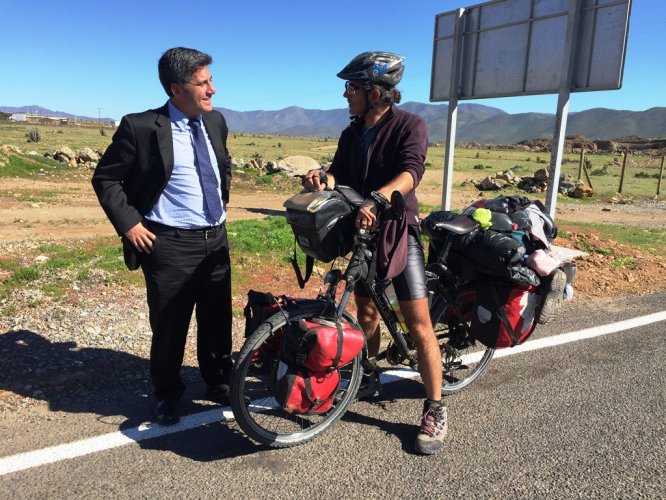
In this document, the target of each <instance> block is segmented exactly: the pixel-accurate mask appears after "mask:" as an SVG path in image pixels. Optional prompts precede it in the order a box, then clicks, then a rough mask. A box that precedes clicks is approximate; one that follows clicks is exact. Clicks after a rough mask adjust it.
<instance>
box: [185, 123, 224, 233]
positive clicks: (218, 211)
mask: <svg viewBox="0 0 666 500" xmlns="http://www.w3.org/2000/svg"><path fill="white" fill-rule="evenodd" d="M188 125H189V126H190V127H191V128H192V136H193V137H194V153H195V154H196V156H197V161H198V162H199V175H200V176H201V185H202V186H203V194H204V199H205V200H206V206H207V207H208V213H209V214H210V216H211V217H212V219H213V221H214V222H215V223H217V221H219V220H220V217H222V203H221V201H220V195H219V194H218V192H217V185H218V182H217V177H215V172H214V171H213V164H212V163H211V161H210V155H209V154H208V145H207V144H206V138H205V137H204V134H203V130H201V123H199V120H190V121H189V123H188Z"/></svg>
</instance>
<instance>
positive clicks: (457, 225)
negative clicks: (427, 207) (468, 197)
mask: <svg viewBox="0 0 666 500" xmlns="http://www.w3.org/2000/svg"><path fill="white" fill-rule="evenodd" d="M478 227H479V224H478V223H477V222H476V221H474V220H473V219H472V218H471V217H469V216H467V215H456V216H455V217H454V218H453V219H452V220H450V221H438V222H435V223H434V224H433V225H432V227H431V229H435V230H437V231H450V232H452V233H454V234H468V233H471V232H472V231H474V230H475V229H476V228H478Z"/></svg>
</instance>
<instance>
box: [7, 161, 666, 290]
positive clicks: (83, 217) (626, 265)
mask: <svg viewBox="0 0 666 500" xmlns="http://www.w3.org/2000/svg"><path fill="white" fill-rule="evenodd" d="M437 181H440V183H439V184H438V183H437ZM439 185H441V171H434V172H430V173H427V176H426V178H425V179H424V181H423V182H422V183H421V186H420V188H419V199H420V201H421V202H422V203H425V204H428V205H434V206H437V205H438V204H440V203H441V190H440V189H439V187H438V186H439ZM480 195H481V193H478V192H454V195H453V200H452V206H453V207H464V206H467V205H468V204H469V203H471V202H472V201H474V200H475V199H477V198H478V197H479V196H480ZM287 196H288V193H287V192H284V191H280V190H278V191H275V190H270V189H267V188H263V189H259V188H256V187H255V186H253V185H251V184H249V183H238V184H235V186H234V191H233V195H232V198H231V202H230V204H229V207H228V217H229V220H230V221H234V220H241V219H250V218H262V217H264V216H266V215H277V214H281V213H282V211H283V207H282V203H283V201H284V199H285V198H286V197H287ZM485 196H487V197H492V196H494V194H493V193H485ZM556 221H557V223H558V226H559V227H560V228H561V229H563V230H565V231H567V233H569V237H568V238H558V239H557V240H556V241H555V243H556V244H558V245H561V246H565V247H569V248H576V249H579V250H583V251H587V252H588V253H589V254H590V255H588V256H587V257H584V258H581V259H578V261H577V267H578V275H577V279H576V287H575V288H576V291H577V293H579V294H582V295H593V296H616V295H623V294H640V293H647V292H651V291H655V290H663V289H666V273H665V272H664V270H665V269H666V265H665V261H664V256H663V255H659V254H656V253H654V252H649V251H641V250H640V249H638V248H635V247H632V246H629V245H622V244H619V243H617V242H614V241H609V240H602V239H601V238H600V237H599V236H598V235H596V234H595V233H594V231H593V230H591V229H586V230H581V229H580V228H579V227H578V226H576V223H577V222H586V223H599V224H624V225H627V226H631V227H635V228H638V229H641V230H649V229H663V228H665V227H666V203H665V202H659V201H652V200H642V201H635V202H632V203H619V202H617V203H612V202H611V203H586V204H579V205H571V204H567V203H559V204H558V206H557V210H556ZM114 234H115V233H114V231H113V228H112V227H111V225H110V223H109V222H108V220H107V218H106V216H105V214H104V212H103V211H102V209H101V208H100V207H99V205H98V203H97V200H96V198H95V195H94V193H93V191H92V188H91V187H90V182H89V176H88V175H86V174H83V173H82V175H81V176H80V179H75V180H70V181H68V182H66V183H64V182H59V181H54V180H46V179H45V180H34V179H3V180H2V189H1V190H0V242H4V243H5V244H4V245H3V246H4V247H5V251H6V249H7V248H8V247H7V244H10V245H11V243H15V244H17V245H16V246H17V247H20V246H21V245H20V242H25V241H31V242H33V243H34V242H44V241H67V240H85V239H88V238H95V237H99V236H112V235H114ZM268 275H270V273H268ZM266 285H267V286H266V289H272V288H273V287H271V286H268V285H270V284H266ZM258 286H260V284H258ZM294 292H297V289H296V290H294Z"/></svg>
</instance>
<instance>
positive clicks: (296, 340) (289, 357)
mask: <svg viewBox="0 0 666 500" xmlns="http://www.w3.org/2000/svg"><path fill="white" fill-rule="evenodd" d="M364 345H365V336H364V335H363V332H362V331H361V330H359V329H358V328H356V327H354V326H353V325H351V324H350V323H348V322H347V321H336V322H334V321H328V320H324V319H321V318H313V319H311V320H305V319H302V320H300V321H298V323H292V324H291V326H290V327H289V328H288V329H287V330H286V331H285V333H284V335H283V337H282V351H281V359H283V360H285V361H287V362H290V363H294V364H296V365H298V366H302V367H304V368H307V369H308V370H311V371H313V372H321V371H326V370H328V371H331V370H335V369H336V368H337V367H338V366H342V365H346V364H347V363H349V362H350V361H351V360H352V359H354V358H355V357H356V356H358V355H359V354H360V352H361V351H362V350H363V346H364Z"/></svg>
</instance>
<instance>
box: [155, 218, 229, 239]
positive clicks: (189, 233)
mask: <svg viewBox="0 0 666 500" xmlns="http://www.w3.org/2000/svg"><path fill="white" fill-rule="evenodd" d="M143 224H144V226H146V227H147V228H148V229H150V232H151V233H154V234H157V235H159V234H163V235H170V236H179V237H185V238H197V239H204V240H207V239H208V238H213V237H214V236H216V235H217V233H218V232H221V231H222V230H223V229H224V224H220V225H219V226H208V227H202V228H198V229H183V228H180V227H172V226H166V225H164V224H160V223H159V222H153V221H149V220H144V221H143Z"/></svg>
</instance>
